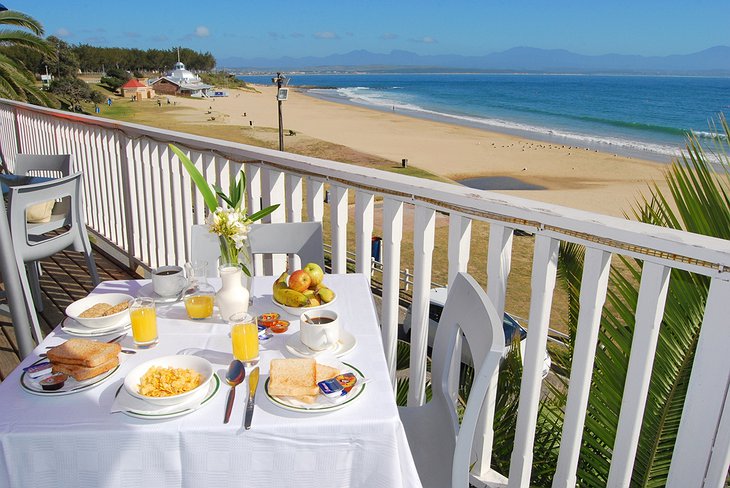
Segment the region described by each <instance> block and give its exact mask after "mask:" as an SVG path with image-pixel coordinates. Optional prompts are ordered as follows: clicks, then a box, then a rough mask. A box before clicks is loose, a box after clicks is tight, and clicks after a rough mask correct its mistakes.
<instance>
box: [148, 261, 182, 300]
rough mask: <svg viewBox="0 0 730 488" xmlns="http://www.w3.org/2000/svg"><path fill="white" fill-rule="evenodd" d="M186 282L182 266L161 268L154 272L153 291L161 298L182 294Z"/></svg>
mask: <svg viewBox="0 0 730 488" xmlns="http://www.w3.org/2000/svg"><path fill="white" fill-rule="evenodd" d="M186 282H187V280H186V279H185V273H184V272H183V269H182V268H181V267H180V266H160V267H159V268H157V269H155V270H154V271H153V272H152V289H153V290H155V293H157V294H158V295H159V296H161V297H173V296H175V295H178V294H180V292H181V291H182V289H183V288H184V287H185V283H186Z"/></svg>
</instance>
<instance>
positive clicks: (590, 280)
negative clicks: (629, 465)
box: [553, 248, 611, 488]
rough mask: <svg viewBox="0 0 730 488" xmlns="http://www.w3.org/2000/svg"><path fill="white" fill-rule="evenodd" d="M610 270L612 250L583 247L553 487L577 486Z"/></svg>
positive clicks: (568, 487)
mask: <svg viewBox="0 0 730 488" xmlns="http://www.w3.org/2000/svg"><path fill="white" fill-rule="evenodd" d="M610 270H611V253H609V252H606V251H601V250H598V249H595V248H588V249H587V250H586V255H585V259H584V265H583V277H582V279H581V287H580V312H579V314H578V329H577V332H576V336H575V346H574V347H573V362H572V364H571V370H570V383H569V384H570V388H569V389H568V402H567V404H566V406H565V421H564V422H563V436H562V438H561V442H560V453H559V454H558V469H557V471H556V472H555V477H554V478H553V488H559V487H564V488H571V487H574V486H576V470H577V468H578V457H579V455H580V446H581V440H582V439H583V426H584V424H585V418H586V407H587V405H588V394H589V393H590V389H591V377H592V373H593V360H594V357H595V354H596V345H597V343H598V330H599V328H600V325H601V312H602V311H603V304H604V302H605V301H606V290H607V289H608V274H609V271H610Z"/></svg>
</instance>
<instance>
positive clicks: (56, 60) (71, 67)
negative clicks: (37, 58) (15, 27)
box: [37, 36, 79, 78]
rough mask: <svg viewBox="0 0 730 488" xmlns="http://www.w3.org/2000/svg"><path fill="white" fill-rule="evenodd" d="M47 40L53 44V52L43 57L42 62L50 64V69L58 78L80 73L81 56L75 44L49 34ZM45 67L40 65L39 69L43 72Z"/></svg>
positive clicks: (46, 64)
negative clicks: (77, 52) (77, 53)
mask: <svg viewBox="0 0 730 488" xmlns="http://www.w3.org/2000/svg"><path fill="white" fill-rule="evenodd" d="M47 41H48V42H49V43H50V44H51V46H52V49H53V52H52V53H50V54H47V55H46V56H44V57H43V60H42V63H43V64H44V65H45V66H48V70H49V71H50V72H51V74H53V76H55V77H56V78H69V77H75V76H76V75H78V73H79V58H78V56H77V55H76V52H75V51H74V48H73V46H71V45H70V44H69V43H67V42H65V41H63V40H61V39H59V38H58V37H55V36H49V37H48V39H47ZM43 69H44V67H42V66H39V67H38V68H37V70H38V71H39V72H42V71H43Z"/></svg>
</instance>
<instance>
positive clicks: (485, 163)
mask: <svg viewBox="0 0 730 488" xmlns="http://www.w3.org/2000/svg"><path fill="white" fill-rule="evenodd" d="M256 89H257V90H258V92H256V93H255V92H250V91H242V90H230V91H229V92H230V96H228V97H221V98H215V99H213V98H210V99H191V98H180V97H174V100H175V102H176V106H177V107H178V108H188V110H176V111H175V112H176V113H177V115H176V116H175V117H177V118H179V119H178V120H180V122H189V123H207V124H224V125H226V124H232V125H239V126H249V127H253V128H254V130H255V129H256V128H261V127H267V128H273V127H277V124H278V122H277V111H276V100H275V93H276V90H275V88H274V87H273V86H257V87H256ZM283 113H284V127H285V129H286V131H289V130H292V131H294V132H296V134H297V135H296V136H287V137H286V138H285V144H287V143H288V142H289V141H290V140H292V137H298V136H309V137H312V138H315V139H321V140H324V141H328V142H332V143H335V144H340V145H344V146H347V147H350V148H352V149H354V150H356V151H360V152H363V153H368V154H371V155H375V156H377V157H379V158H383V160H386V161H390V162H393V163H394V164H400V162H401V160H402V159H404V158H405V159H408V164H409V165H410V166H413V167H418V168H422V169H424V170H427V171H429V172H432V173H435V174H438V175H440V176H444V177H446V178H450V179H462V178H467V177H497V176H499V177H511V178H516V179H519V180H520V181H522V182H524V183H528V184H531V185H539V186H540V187H543V188H544V189H541V190H495V191H498V192H499V193H504V194H511V195H516V196H520V197H523V198H529V199H533V200H538V201H542V202H549V203H554V204H559V205H565V206H569V207H574V208H579V209H582V210H589V211H595V212H599V213H603V214H608V215H615V216H621V215H623V213H624V212H625V211H628V209H629V208H630V206H631V204H632V203H633V202H634V201H635V200H636V197H637V196H638V195H639V193H640V192H644V193H647V188H648V185H649V184H651V183H654V182H657V183H658V184H659V186H660V187H662V188H664V187H665V185H664V176H663V174H664V171H665V170H666V169H667V165H664V164H660V163H655V162H651V161H645V160H640V159H634V158H628V157H622V156H618V155H615V154H609V153H602V152H596V151H594V150H589V149H584V148H578V147H575V146H568V145H560V144H554V143H553V144H551V143H547V142H541V141H534V140H529V139H526V138H523V137H517V136H512V135H506V134H501V133H496V132H489V131H484V130H481V129H474V128H469V127H462V126H458V125H452V124H446V123H442V122H436V121H431V120H424V119H418V118H414V117H410V116H406V115H402V114H399V113H398V112H392V113H391V112H383V111H378V110H373V109H369V108H365V107H358V106H353V105H349V104H341V103H335V102H330V101H327V100H321V99H317V98H314V97H311V96H307V95H305V94H304V93H301V92H297V91H295V90H290V92H289V100H287V101H286V102H284V105H283Z"/></svg>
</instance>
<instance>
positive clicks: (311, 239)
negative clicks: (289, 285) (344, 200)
mask: <svg viewBox="0 0 730 488" xmlns="http://www.w3.org/2000/svg"><path fill="white" fill-rule="evenodd" d="M248 242H249V245H250V246H251V254H252V255H254V256H256V255H258V254H264V255H273V254H294V255H297V256H299V259H300V260H301V263H292V262H291V261H290V263H289V271H290V272H291V271H293V270H295V269H298V268H299V267H301V266H303V265H305V264H307V263H316V264H318V265H319V266H320V267H321V268H322V269H324V241H323V238H322V223H321V222H291V223H277V224H252V225H251V230H249V232H248ZM256 272H257V274H259V273H260V272H261V270H258V269H257V270H256Z"/></svg>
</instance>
